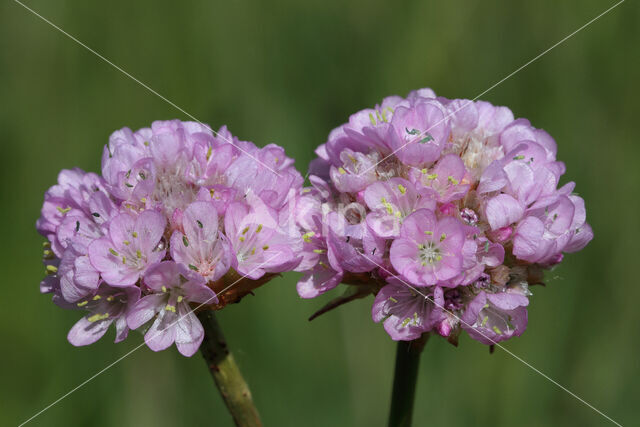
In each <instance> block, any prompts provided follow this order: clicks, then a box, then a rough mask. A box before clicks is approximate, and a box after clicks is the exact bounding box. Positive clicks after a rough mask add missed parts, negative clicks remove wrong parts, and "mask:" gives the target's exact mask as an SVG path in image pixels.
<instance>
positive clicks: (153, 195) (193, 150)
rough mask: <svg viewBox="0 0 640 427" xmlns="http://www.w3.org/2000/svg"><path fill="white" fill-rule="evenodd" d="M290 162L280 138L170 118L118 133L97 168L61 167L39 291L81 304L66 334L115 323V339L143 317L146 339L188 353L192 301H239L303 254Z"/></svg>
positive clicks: (195, 342)
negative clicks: (256, 141)
mask: <svg viewBox="0 0 640 427" xmlns="http://www.w3.org/2000/svg"><path fill="white" fill-rule="evenodd" d="M292 165H293V160H292V159H290V158H288V157H287V156H286V155H285V153H284V150H283V149H282V148H280V147H278V146H276V145H273V144H270V145H267V146H266V147H264V148H258V147H256V146H255V145H253V144H252V143H250V142H246V141H240V140H239V139H238V138H236V137H234V136H233V135H231V133H230V132H229V131H228V130H227V129H226V128H225V127H223V128H221V129H220V130H219V131H218V132H216V133H214V132H213V131H211V129H210V128H209V127H208V126H206V125H202V124H200V123H193V122H181V121H178V120H172V121H158V122H154V123H153V124H152V125H151V127H150V128H144V129H140V130H138V131H135V132H133V131H131V130H130V129H128V128H124V129H121V130H118V131H116V132H114V133H113V134H112V135H111V137H110V138H109V142H108V144H107V145H106V146H105V148H104V152H103V156H102V175H101V176H100V175H97V174H94V173H85V172H83V171H81V170H80V169H73V170H64V171H62V172H61V173H60V174H59V176H58V183H57V184H56V185H54V186H53V187H51V188H50V189H49V190H48V191H47V192H46V194H45V197H44V203H43V207H42V213H41V217H40V218H39V219H38V221H37V224H36V226H37V229H38V231H39V232H40V233H41V234H42V235H43V236H45V237H46V238H47V242H46V245H45V248H44V264H45V269H46V272H47V277H46V278H45V280H43V281H42V283H41V291H42V292H45V293H52V294H53V300H54V302H55V303H56V304H58V305H59V306H61V307H64V308H75V309H77V308H84V309H88V310H89V314H88V315H87V316H86V317H84V318H83V319H82V320H81V321H80V322H78V324H76V326H74V327H73V329H72V330H71V332H70V333H69V341H71V342H72V343H73V344H74V345H85V344H90V343H92V342H94V341H96V340H97V339H98V338H100V337H101V336H102V335H103V334H104V333H105V332H106V330H107V329H108V327H109V325H111V324H112V323H113V324H115V325H116V330H117V331H116V332H117V337H116V341H120V340H122V339H124V338H125V337H126V333H127V332H128V330H129V328H132V329H137V328H140V327H142V326H143V324H146V323H149V324H150V326H149V329H148V330H147V331H146V334H145V340H146V342H147V344H148V346H149V347H150V348H152V349H153V350H161V349H164V348H167V347H168V346H170V345H171V344H172V343H174V342H175V343H176V346H177V347H178V350H179V351H180V352H181V353H182V354H184V355H187V356H189V355H191V354H193V353H194V352H195V351H196V350H197V349H198V347H199V345H200V342H201V341H202V327H201V325H200V323H199V321H198V319H197V317H195V315H194V314H193V312H192V311H193V309H195V308H196V307H198V306H199V305H200V304H203V305H206V306H210V307H212V308H216V309H219V308H222V307H224V306H225V305H226V304H229V303H231V302H235V301H238V300H239V299H240V298H242V297H243V296H244V295H246V294H248V293H250V292H251V291H252V290H253V289H254V288H256V287H257V286H260V285H261V284H263V283H265V282H266V281H267V280H268V279H269V278H270V276H268V274H269V273H279V272H282V271H287V270H291V269H293V268H295V267H296V266H297V265H298V264H299V263H300V262H301V261H302V257H301V255H300V254H299V252H300V251H301V248H302V244H303V243H302V237H301V234H302V233H301V232H300V228H299V227H298V226H297V225H296V224H295V222H293V221H286V218H287V217H288V216H290V215H291V212H293V209H294V208H295V206H296V205H297V204H298V199H299V197H300V195H301V189H302V188H301V187H302V181H303V180H302V176H300V174H299V173H298V172H297V171H296V170H295V169H294V168H293V166H292ZM236 283H237V285H236ZM231 286H233V289H231ZM227 288H229V290H228V291H227ZM213 289H216V290H218V291H219V293H220V295H216V293H215V292H214V291H213ZM138 300H139V301H138ZM152 319H155V320H153V322H152V321H151V320H152Z"/></svg>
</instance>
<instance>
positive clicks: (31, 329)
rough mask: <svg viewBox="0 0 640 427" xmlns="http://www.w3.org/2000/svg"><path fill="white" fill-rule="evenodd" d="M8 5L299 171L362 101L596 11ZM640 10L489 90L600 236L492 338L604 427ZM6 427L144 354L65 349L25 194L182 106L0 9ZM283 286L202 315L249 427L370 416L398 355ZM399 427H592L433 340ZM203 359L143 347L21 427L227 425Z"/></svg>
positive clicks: (638, 229) (92, 164)
mask: <svg viewBox="0 0 640 427" xmlns="http://www.w3.org/2000/svg"><path fill="white" fill-rule="evenodd" d="M25 3H26V4H28V5H29V6H30V7H32V8H34V9H35V10H37V11H38V12H39V13H41V14H42V15H44V16H46V17H47V18H49V19H51V20H52V21H53V22H55V23H57V24H58V25H59V26H61V27H62V28H63V29H65V30H66V31H68V32H69V33H71V34H73V35H75V36H76V37H77V38H78V39H80V40H82V41H83V42H85V43H86V44H87V45H89V46H91V47H92V48H94V49H95V50H97V51H98V52H100V53H101V54H103V55H104V56H106V57H107V58H109V59H110V60H112V61H113V62H115V63H116V64H118V65H120V66H122V67H123V68H124V69H125V70H127V71H128V72H130V73H131V74H132V75H134V76H136V77H138V78H139V79H140V80H142V81H144V82H145V83H146V84H148V85H149V86H150V87H152V88H154V89H156V90H157V91H158V92H160V93H162V94H163V95H164V96H166V97H167V98H169V99H170V100H171V101H173V102H175V103H176V104H177V105H179V106H181V107H183V108H184V109H185V110H186V111H188V112H190V113H191V114H193V115H194V116H195V117H197V118H198V119H200V120H202V121H204V122H207V123H210V124H211V125H212V126H213V127H218V126H220V125H222V124H225V123H226V124H228V125H229V127H230V129H231V130H232V132H233V133H234V134H236V135H238V136H240V137H241V138H243V139H249V140H253V141H255V142H256V143H257V144H258V145H264V144H266V143H268V142H277V143H279V144H281V145H283V146H284V147H285V148H286V150H287V152H288V153H289V154H290V155H291V156H293V157H295V158H296V159H297V166H298V168H299V169H300V170H301V171H303V172H304V171H305V170H306V167H307V164H308V162H309V160H310V159H311V158H312V150H313V148H314V147H315V146H316V145H318V144H320V143H322V142H324V141H325V138H326V135H327V134H328V132H329V130H331V129H332V128H333V127H334V126H336V125H338V124H340V123H342V122H343V121H345V120H346V118H347V117H348V115H349V114H350V113H352V112H354V111H356V110H358V109H361V108H364V107H366V106H370V105H373V104H374V103H376V102H377V101H378V100H380V99H381V98H382V97H384V96H386V95H389V94H400V95H404V94H406V93H407V92H408V91H410V90H412V89H415V88H419V87H425V86H430V87H432V88H433V89H435V91H436V92H437V93H438V94H441V95H444V96H447V97H450V98H453V97H465V98H473V97H474V96H476V95H477V94H479V93H480V92H482V91H483V90H485V89H486V88H488V87H489V86H491V85H492V84H493V83H495V82H497V81H498V80H500V79H501V78H503V77H504V76H506V75H507V74H509V73H510V72H511V71H513V70H515V69H516V68H518V67H519V66H521V65H522V64H524V63H525V62H526V61H528V60H529V59H531V58H533V57H534V56H536V55H537V54H539V53H540V52H542V51H543V50H545V49H546V48H548V47H549V46H551V45H553V44H554V43H555V42H557V41H559V40H560V39H561V38H563V37H564V36H566V35H567V34H569V33H570V32H572V31H574V30H575V29H577V28H579V27H580V26H581V25H583V24H584V23H586V22H587V21H588V20H590V19H591V18H593V17H594V16H596V15H597V14H599V13H600V12H602V11H604V10H605V9H606V8H607V7H609V6H611V5H613V1H593V0H589V1H583V0H567V1H563V2H557V1H553V0H540V1H536V2H510V1H492V0H485V1H479V0H468V1H463V0H455V1H448V2H436V1H397V2H384V1H379V0H356V1H348V2H345V1H337V0H323V1H315V0H307V1H294V0H291V1H250V2H249V1H234V2H222V1H214V2H206V1H183V2H170V1H151V0H145V1H142V0H138V1H135V2H131V1H124V0H117V1H111V2H108V3H107V2H86V1H70V0H67V1H56V2H51V1H44V0H29V1H26V0H25ZM639 19H640V8H639V7H638V4H637V3H635V2H632V1H627V2H625V3H623V4H622V5H621V6H619V7H618V8H617V9H615V10H614V11H612V12H611V13H610V14H608V15H606V16H604V17H603V18H602V19H601V20H599V21H597V22H595V23H594V24H593V25H591V26H589V27H588V28H586V29H585V30H584V31H582V32H580V33H579V34H577V35H576V36H575V37H573V38H571V39H569V40H568V41H567V42H566V43H564V44H562V45H561V46H559V47H557V48H556V49H554V50H552V51H551V52H549V53H548V54H547V55H545V56H544V57H542V58H541V59H540V60H538V61H536V62H534V63H533V64H531V65H530V66H528V67H527V68H525V69H524V70H522V71H521V72H519V73H518V74H517V75H515V76H514V77H512V78H510V79H508V80H507V81H505V82H504V83H502V84H501V85H499V86H498V87H496V88H495V89H493V90H492V91H490V92H489V93H487V94H486V95H484V96H483V98H484V99H486V100H489V101H491V102H493V103H495V104H499V105H508V106H509V107H511V108H512V110H513V111H514V113H515V115H516V117H527V118H529V119H530V120H531V121H532V123H533V124H534V125H535V126H537V127H541V128H544V129H546V130H547V131H549V132H550V133H551V135H553V136H554V137H555V138H556V140H557V142H558V145H559V158H560V159H561V160H563V161H565V162H566V164H567V170H568V173H567V174H566V175H565V182H566V180H575V181H577V182H578V187H577V191H578V192H579V193H580V195H581V196H582V197H584V199H585V200H586V202H587V212H588V220H589V222H590V223H591V224H592V226H593V229H594V231H595V235H596V237H595V240H594V241H593V242H592V243H591V244H590V245H589V246H588V247H587V248H586V249H585V250H584V251H583V252H581V253H580V254H573V255H570V256H568V257H566V260H565V262H564V263H563V264H562V265H561V266H560V267H559V268H557V269H556V270H554V271H553V272H551V273H550V274H549V275H548V286H547V287H546V288H536V289H534V292H535V296H534V297H533V299H532V305H531V310H530V324H529V330H528V331H527V333H526V334H525V335H524V336H523V337H521V338H518V339H514V340H512V341H509V342H508V343H507V344H506V346H507V347H508V348H509V349H510V350H511V351H513V352H514V353H516V354H518V355H519V356H520V357H522V358H523V359H524V360H526V361H527V362H529V363H531V364H532V365H534V366H535V367H536V368H538V369H540V370H541V371H543V372H545V373H546V374H548V375H549V376H550V377H552V378H554V379H555V380H557V381H558V382H559V383H561V384H563V385H564V386H566V387H567V388H569V389H570V390H572V391H573V392H575V393H576V394H578V395H579V396H581V397H582V398H584V399H585V400H586V401H588V402H590V403H592V404H593V405H594V406H596V407H597V408H599V409H601V410H602V411H603V412H605V413H607V414H608V415H609V416H611V417H612V418H614V419H616V420H617V421H619V422H620V423H622V424H627V425H632V424H635V423H638V421H639V417H638V403H639V401H638V396H639V395H640V385H639V382H638V379H639V377H640V366H639V357H638V350H639V349H640V344H639V342H640V341H639V340H638V338H639V333H640V329H639V320H640V311H639V310H638V300H639V299H640V286H638V279H637V277H638V265H639V263H638V256H639V255H640V251H639V249H638V242H640V226H639V224H640V222H639V221H638V216H639V215H638V213H639V212H640V206H639V198H638V184H639V183H640V168H639V167H638V163H639V162H638V160H639V158H640V145H639V144H638V123H639V122H638V116H639V115H640V108H639V107H638V94H639V93H638V92H639V88H640V81H639V80H638V76H639V75H640V61H639V57H638V43H639V42H640V37H639V32H640V25H638V22H639ZM0 100H1V101H0V159H1V161H2V167H0V202H1V204H2V205H1V206H2V209H0V224H1V225H0V227H1V233H2V234H1V235H2V245H0V271H2V283H1V284H0V337H1V339H2V351H0V378H1V379H0V381H1V385H2V387H0V424H2V425H17V424H18V423H19V422H22V421H24V420H25V419H27V418H28V417H29V416H31V415H32V414H34V413H35V412H36V411H38V410H40V409H42V408H43V407H44V406H46V405H47V404H49V403H51V402H52V401H54V400H55V399H57V398H58V397H59V396H60V395H62V394H63V393H65V392H67V391H69V390H70V389H72V388H73V387H75V386H76V385H77V384H79V383H81V382H82V381H84V380H85V379H86V378H88V377H89V376H91V375H93V374H94V373H96V372H97V371H98V370H100V369H101V368H103V367H104V366H106V365H107V364H109V363H110V362H112V361H114V360H116V359H117V358H118V357H120V356H121V355H123V354H125V353H126V352H127V351H128V350H130V349H132V348H134V347H135V346H137V345H138V344H139V343H140V342H141V337H140V336H138V335H137V334H132V336H131V338H130V339H129V340H127V341H126V342H124V343H122V344H119V345H114V344H113V343H112V342H111V340H112V338H113V332H111V333H110V334H109V335H108V336H107V337H106V338H105V339H103V340H101V341H100V342H99V343H97V344H95V345H93V346H90V347H87V348H74V347H72V346H71V345H70V344H68V343H67V342H66V340H65V336H66V333H67V330H68V329H69V328H70V327H71V326H72V325H73V323H74V322H75V321H76V319H77V318H78V313H76V312H65V311H63V310H60V309H58V308H57V307H55V306H54V305H53V304H51V302H50V301H49V297H48V296H43V295H40V294H39V293H38V283H39V280H40V278H41V276H42V274H43V270H42V267H41V264H40V256H41V246H40V243H41V238H40V237H39V236H38V235H37V234H36V232H35V230H34V222H35V220H36V218H37V217H38V214H39V209H40V206H41V203H42V194H43V193H44V191H45V190H46V189H47V188H48V187H49V186H50V185H52V184H53V183H54V182H55V179H56V174H57V172H58V171H59V170H60V169H62V168H70V167H74V166H79V167H82V168H84V169H86V170H93V171H98V170H99V161H100V155H101V150H102V146H103V145H104V144H105V143H106V141H107V137H108V135H109V134H110V133H111V132H112V131H113V130H115V129H118V128H120V127H123V126H129V127H131V128H139V127H142V126H147V125H148V124H149V123H150V122H151V121H153V120H155V119H169V118H176V117H177V118H182V119H186V117H185V116H184V114H182V113H180V112H179V111H177V110H175V109H174V108H173V107H171V106H170V105H168V104H167V103H165V102H163V101H162V100H161V99H159V98H158V97H156V96H154V95H152V94H150V93H149V92H148V91H146V90H145V89H143V88H142V87H140V86H139V85H137V84H136V83H135V82H133V81H132V80H130V79H128V78H126V77H125V76H123V75H122V74H121V73H119V72H117V71H116V70H114V69H113V68H111V67H109V66H108V65H107V64H105V63H104V62H101V61H100V60H99V59H98V58H97V57H95V56H94V55H92V54H91V53H89V52H88V51H86V50H85V49H83V48H81V47H80V46H78V45H77V44H75V43H73V42H72V41H71V40H69V39H68V38H66V37H64V36H63V35H62V34H60V33H58V32H56V31H55V30H54V29H53V28H51V27H50V26H48V25H46V24H45V23H44V22H42V21H40V20H38V19H37V18H36V17H35V16H34V15H32V14H30V13H29V12H28V11H26V10H25V9H23V8H22V7H20V6H19V5H18V4H17V3H14V2H12V1H6V2H2V5H0ZM297 278H298V276H297V275H296V274H287V275H285V276H284V277H283V278H281V279H278V280H275V281H274V282H272V283H270V284H269V285H268V286H266V287H264V288H261V289H259V291H258V292H257V295H256V297H255V298H251V297H249V298H247V299H246V300H244V301H243V302H242V303H241V304H239V305H236V306H233V307H229V308H227V309H225V310H224V312H222V313H221V314H220V319H221V322H222V324H223V326H224V328H225V330H226V333H227V336H228V338H229V341H230V344H231V346H232V347H233V349H234V350H235V353H236V357H237V359H238V360H239V363H240V365H241V367H242V368H243V370H244V372H245V374H246V377H247V379H248V381H249V382H250V384H251V386H252V390H253V393H254V395H255V400H256V402H257V404H258V405H259V407H260V409H261V412H262V416H263V419H264V422H265V424H266V425H267V426H327V425H334V426H380V425H384V424H385V422H386V416H387V410H388V399H389V394H390V389H391V373H392V365H393V357H394V344H393V343H392V341H391V340H390V339H388V338H387V336H386V334H385V332H384V330H383V329H382V327H380V326H379V325H375V324H373V323H372V321H371V320H370V304H371V302H372V300H371V299H368V300H364V301H358V302H356V303H353V304H351V305H350V306H349V307H345V308H343V309H339V310H336V311H334V312H332V313H330V314H328V315H326V316H323V317H321V318H319V319H317V320H315V321H313V322H311V323H309V322H307V321H306V318H307V317H308V315H310V314H311V313H312V312H313V311H314V310H315V309H317V308H318V307H320V306H321V305H322V303H323V301H321V300H312V301H303V300H301V299H299V298H298V297H297V295H296V292H295V287H294V285H295V282H296V280H297ZM414 419H415V425H420V426H421V425H433V426H444V425H446V426H467V425H492V426H511V425H520V426H539V425H581V426H596V425H606V420H605V419H604V418H602V417H601V416H599V415H598V414H596V413H595V412H593V411H592V410H591V409H589V408H587V407H586V406H584V405H583V404H581V403H580V402H578V401H577V400H576V399H574V398H573V397H571V396H570V395H568V394H567V393H565V392H563V391H561V390H560V389H558V388H557V387H556V386H554V385H553V384H551V383H549V382H548V381H547V380H545V379H544V378H542V377H541V376H539V375H537V374H536V373H534V372H533V371H532V370H530V369H529V368H527V367H526V366H524V365H523V364H522V363H520V362H518V361H517V360H515V359H514V358H512V357H511V356H509V355H508V354H506V353H505V352H503V351H500V350H499V349H497V350H496V352H495V354H493V355H489V352H488V351H487V348H486V347H484V346H482V345H480V344H478V343H476V342H473V341H471V340H469V339H467V338H464V339H462V340H461V344H460V347H459V348H457V349H456V348H454V347H452V346H450V345H449V344H447V343H446V342H445V341H444V340H436V339H433V340H431V342H429V343H428V345H427V348H426V352H425V354H424V356H423V359H422V365H421V371H420V379H419V385H418V391H417V403H416V412H415V418H414ZM230 424H231V421H230V418H229V416H228V415H227V414H226V412H225V409H224V406H223V403H222V400H221V398H220V397H219V396H218V394H217V390H216V389H215V388H214V386H213V384H212V381H211V380H210V378H209V375H208V373H207V371H206V369H205V366H204V363H203V362H202V360H201V359H200V357H199V356H198V355H196V356H194V357H192V358H191V359H187V358H184V357H181V356H180V355H179V354H178V353H177V351H176V350H175V348H172V349H171V350H168V351H165V352H162V353H158V354H156V353H153V352H151V351H150V350H148V349H146V348H143V349H140V350H139V351H137V352H135V353H133V354H132V355H131V356H129V357H127V358H126V359H125V360H123V361H122V362H120V363H118V364H117V365H115V366H114V367H113V368H111V369H110V370H108V371H107V372H106V373H104V374H103V375H101V376H99V377H98V378H96V379H95V380H93V381H91V382H90V383H88V384H87V385H86V386H85V387H83V388H81V389H80V390H78V391H77V392H76V393H74V394H72V395H71V396H69V397H68V398H67V399H65V400H63V401H62V402H60V403H59V404H57V405H55V406H54V407H53V408H51V409H50V410H48V411H47V412H45V413H44V414H42V415H41V416H40V417H38V418H37V419H35V420H34V421H33V422H32V423H31V425H34V426H36V425H38V426H58V425H91V426H93V427H99V426H115V425H118V426H176V425H185V426H200V425H215V426H227V425H230Z"/></svg>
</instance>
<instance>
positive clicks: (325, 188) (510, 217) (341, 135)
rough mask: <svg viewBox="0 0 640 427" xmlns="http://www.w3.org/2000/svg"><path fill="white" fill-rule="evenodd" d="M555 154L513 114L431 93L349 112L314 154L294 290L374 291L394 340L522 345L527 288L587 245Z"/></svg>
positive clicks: (310, 293) (580, 214)
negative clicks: (517, 339) (466, 338)
mask: <svg viewBox="0 0 640 427" xmlns="http://www.w3.org/2000/svg"><path fill="white" fill-rule="evenodd" d="M556 153H557V147H556V143H555V141H554V140H553V138H551V136H550V135H549V134H547V133H546V132H545V131H543V130H541V129H536V128H534V127H533V126H531V123H529V121H528V120H525V119H514V116H513V113H512V112H511V111H510V110H509V109H508V108H506V107H497V106H493V105H491V104H489V103H488V102H484V101H470V100H466V99H453V100H449V99H446V98H444V97H436V95H435V93H434V92H433V91H432V90H431V89H420V90H417V91H413V92H411V93H409V95H407V97H406V98H401V97H398V96H391V97H388V98H385V99H384V100H383V101H382V102H381V103H380V104H379V105H376V106H374V107H373V108H367V109H364V110H362V111H359V112H357V113H355V114H353V115H351V117H350V118H349V121H348V122H347V123H345V124H343V125H341V126H339V127H337V128H336V129H334V130H333V131H332V132H331V133H330V134H329V137H328V139H327V142H326V143H325V144H322V145H320V146H319V147H318V148H317V150H316V154H317V155H318V158H317V159H315V160H314V161H312V163H311V166H310V168H309V173H310V177H309V180H310V182H311V184H312V187H311V188H308V189H305V191H307V193H306V195H305V196H304V198H305V201H304V203H303V204H300V205H297V206H298V207H302V208H305V209H306V208H308V214H298V215H296V221H297V223H298V225H299V226H300V227H301V228H302V229H303V230H305V231H306V232H307V233H308V234H305V236H307V239H308V241H305V243H304V245H303V250H302V255H303V262H301V264H300V266H299V268H298V269H299V270H300V271H302V272H303V274H304V276H303V278H302V279H301V280H300V281H299V282H298V293H299V294H300V296H302V297H304V298H312V297H316V296H318V295H320V294H322V293H324V292H327V291H329V290H331V289H333V288H336V287H338V283H339V282H342V283H344V284H346V285H348V286H351V290H349V291H347V292H345V296H344V297H341V298H338V299H334V300H332V301H337V300H339V301H347V300H349V298H351V296H353V298H355V297H361V296H363V295H365V294H366V293H367V292H369V293H373V294H376V299H375V302H374V308H373V316H374V320H375V321H380V322H383V323H384V327H385V330H386V331H387V332H388V333H389V335H390V336H391V337H392V338H393V339H394V340H398V339H400V340H412V339H415V338H417V337H419V336H420V335H421V334H422V333H425V332H434V333H437V334H439V335H441V336H443V337H446V338H447V339H448V340H449V341H450V342H452V343H454V344H456V343H457V341H458V336H459V335H460V333H461V332H462V331H466V332H467V333H468V334H469V335H470V336H471V337H472V338H473V339H476V340H478V341H480V342H483V343H485V344H492V343H493V342H495V341H501V340H504V339H507V338H510V337H512V336H518V335H520V334H521V333H522V332H523V331H524V329H525V327H526V322H527V312H526V305H527V304H528V296H529V295H531V293H530V292H529V291H528V286H529V281H530V280H532V281H533V283H531V284H538V283H540V272H541V271H543V270H546V269H548V268H550V267H552V266H553V265H555V264H557V263H559V262H561V261H562V259H563V256H564V255H563V253H566V252H575V251H578V250H580V249H582V248H583V247H584V246H585V245H586V244H587V243H588V242H589V241H590V240H591V239H592V238H593V231H592V230H591V227H589V225H588V224H587V223H586V211H585V207H584V201H583V200H582V199H581V198H580V197H578V196H577V195H575V194H572V191H573V189H574V187H575V184H574V183H572V182H570V183H568V184H565V185H564V186H562V187H560V188H558V183H559V181H560V178H561V176H562V175H563V174H564V173H565V169H566V168H565V165H564V164H563V163H562V162H560V161H558V160H557V159H556ZM411 288H416V289H419V291H420V292H422V293H424V294H425V295H427V296H429V297H430V298H431V300H432V301H431V302H430V303H426V302H425V298H424V297H421V296H419V293H418V292H412V291H410V289H411ZM403 289H404V290H403ZM430 304H431V305H430ZM433 304H435V306H433ZM438 304H443V306H438ZM331 306H332V305H331V304H329V308H330V307H331ZM324 311H326V310H324V309H323V310H321V312H324ZM465 321H466V322H467V324H465Z"/></svg>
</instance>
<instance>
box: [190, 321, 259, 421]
mask: <svg viewBox="0 0 640 427" xmlns="http://www.w3.org/2000/svg"><path fill="white" fill-rule="evenodd" d="M198 318H199V319H200V322H201V323H202V326H203V327H204V340H203V342H202V345H201V346H200V352H201V353H202V356H203V357H204V359H205V362H206V363H207V367H208V368H209V372H211V376H212V377H213V380H214V381H215V383H216V386H217V387H218V390H220V394H221V395H222V398H223V399H224V402H225V404H226V405H227V409H228V410H229V413H230V414H231V416H232V417H233V421H234V422H235V424H236V426H238V427H261V426H262V422H261V421H260V415H259V414H258V410H257V408H256V407H255V405H254V403H253V400H252V398H251V391H250V390H249V386H248V385H247V383H246V382H245V380H244V378H243V377H242V374H241V372H240V369H239V368H238V365H237V364H236V362H235V360H234V358H233V355H232V354H231V352H230V351H229V348H228V346H227V342H226V340H225V338H224V334H223V333H222V329H220V324H219V323H218V321H217V319H216V317H215V314H214V311H213V310H204V311H201V312H200V313H198Z"/></svg>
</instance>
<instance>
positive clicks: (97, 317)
mask: <svg viewBox="0 0 640 427" xmlns="http://www.w3.org/2000/svg"><path fill="white" fill-rule="evenodd" d="M108 317H109V313H104V314H97V313H96V314H94V315H93V316H89V317H88V318H87V320H88V321H89V322H91V323H93V322H97V321H98V320H104V319H106V318H108Z"/></svg>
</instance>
